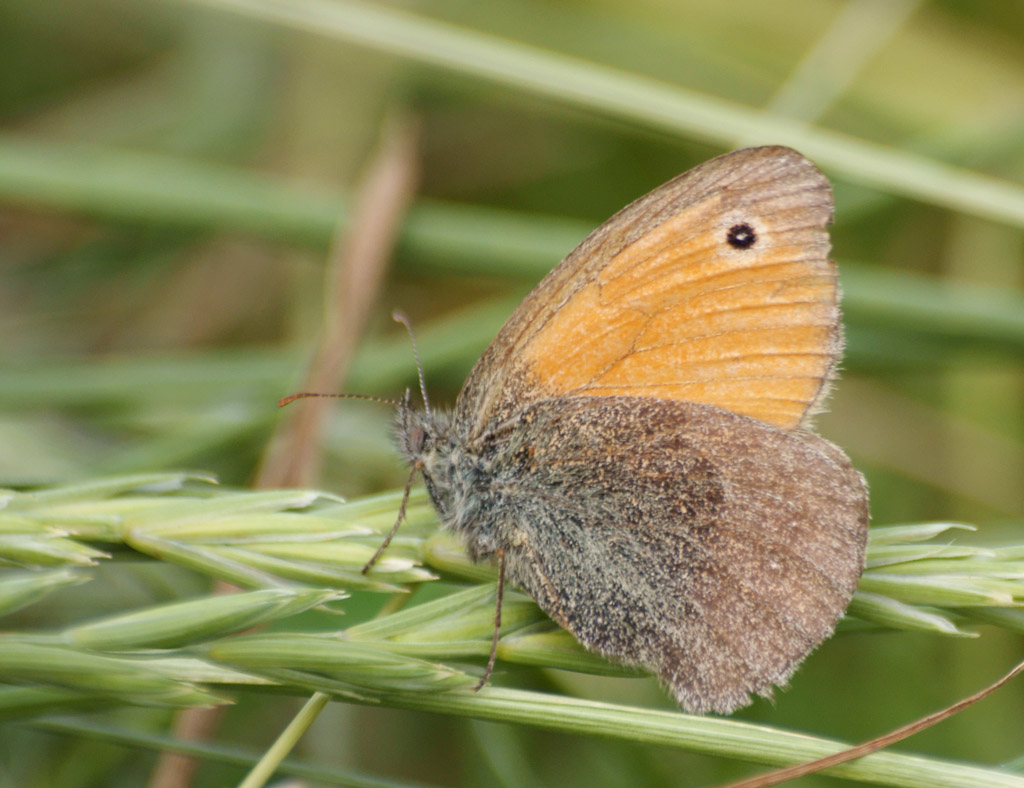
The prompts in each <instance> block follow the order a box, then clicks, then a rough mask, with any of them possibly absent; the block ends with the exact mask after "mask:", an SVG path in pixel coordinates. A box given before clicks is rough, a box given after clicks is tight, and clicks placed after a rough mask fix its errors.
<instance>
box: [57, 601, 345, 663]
mask: <svg viewBox="0 0 1024 788" xmlns="http://www.w3.org/2000/svg"><path fill="white" fill-rule="evenodd" d="M345 596H346V595H345V594H342V593H339V592H337V591H333V590H320V589H306V590H303V589H295V590H293V589H280V588H279V589H265V590H261V591H251V592H248V593H239V594H220V595H216V596H206V597H202V598H200V599H194V600H189V601H187V602H174V603H171V604H167V605H158V606H155V607H151V608H147V609H145V610H138V611H134V612H132V613H126V614H123V615H118V616H112V617H110V618H106V619H102V620H100V621H93V622H90V623H86V624H80V625H78V626H75V627H71V628H70V629H67V630H65V632H64V633H63V635H62V637H61V639H62V640H63V641H65V642H66V643H67V644H68V645H73V646H78V647H80V648H87V649H92V650H121V649H138V648H172V647H176V646H183V645H187V644H189V643H194V642H196V641H198V640H204V639H207V638H209V637H212V636H216V637H223V636H224V635H228V634H231V633H233V632H241V631H242V630H245V629H248V628H250V627H255V626H259V625H260V624H265V623H268V622H270V621H275V620H278V619H282V618H285V617H287V616H292V615H295V614H297V613H300V612H302V611H304V610H309V609H310V608H312V607H315V606H317V605H322V604H325V603H327V602H330V601H334V600H338V599H344V598H345Z"/></svg>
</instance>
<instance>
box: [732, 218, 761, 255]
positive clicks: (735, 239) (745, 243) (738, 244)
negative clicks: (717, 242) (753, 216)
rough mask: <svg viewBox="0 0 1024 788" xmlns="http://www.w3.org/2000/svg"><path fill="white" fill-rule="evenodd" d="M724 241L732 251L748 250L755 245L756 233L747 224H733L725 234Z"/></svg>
mask: <svg viewBox="0 0 1024 788" xmlns="http://www.w3.org/2000/svg"><path fill="white" fill-rule="evenodd" d="M725 240H726V241H728V242H729V246H731V247H732V248H733V249H749V248H750V247H751V246H753V245H754V244H756V243H757V233H755V232H754V228H753V227H751V226H750V225H749V224H747V223H745V222H744V223H743V224H734V225H733V226H732V227H730V228H729V232H728V233H726V236H725Z"/></svg>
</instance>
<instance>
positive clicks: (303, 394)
mask: <svg viewBox="0 0 1024 788" xmlns="http://www.w3.org/2000/svg"><path fill="white" fill-rule="evenodd" d="M311 397H329V398H331V399H361V400H366V401H367V402H381V403H383V404H384V405H394V406H395V407H396V408H398V407H401V405H402V401H401V400H397V399H388V398H387V397H373V396H370V395H369V394H324V393H322V392H319V391H299V392H296V393H295V394H289V395H288V396H287V397H281V399H279V400H278V401H277V407H279V408H283V407H284V406H285V405H287V404H289V403H291V402H295V400H297V399H309V398H311Z"/></svg>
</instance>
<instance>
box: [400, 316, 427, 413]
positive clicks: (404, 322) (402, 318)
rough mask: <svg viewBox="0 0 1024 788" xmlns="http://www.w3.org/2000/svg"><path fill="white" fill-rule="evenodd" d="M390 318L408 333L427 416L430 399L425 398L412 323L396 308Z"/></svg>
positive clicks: (421, 369) (425, 391)
mask: <svg viewBox="0 0 1024 788" xmlns="http://www.w3.org/2000/svg"><path fill="white" fill-rule="evenodd" d="M391 318H392V319H393V320H394V321H395V322H396V323H401V324H402V325H403V326H405V330H406V331H407V332H408V333H409V342H410V344H412V357H413V359H415V361H416V375H417V376H418V377H419V379H420V395H421V396H422V397H423V410H425V411H426V412H427V416H428V417H429V416H430V415H431V414H430V400H428V399H427V384H426V381H424V380H423V364H421V363H420V351H419V348H417V347H416V335H415V334H413V332H412V324H411V323H410V322H409V318H407V317H406V316H405V313H403V312H399V311H398V310H397V309H396V310H395V311H394V312H392V313H391Z"/></svg>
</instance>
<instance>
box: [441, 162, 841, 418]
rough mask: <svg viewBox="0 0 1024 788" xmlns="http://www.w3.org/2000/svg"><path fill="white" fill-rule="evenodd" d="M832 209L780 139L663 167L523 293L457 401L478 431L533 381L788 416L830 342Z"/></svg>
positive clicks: (821, 371)
mask: <svg viewBox="0 0 1024 788" xmlns="http://www.w3.org/2000/svg"><path fill="white" fill-rule="evenodd" d="M831 217H832V196H831V190H830V188H829V185H828V181H827V180H826V179H825V177H824V176H823V175H822V174H821V173H820V172H819V171H818V170H817V169H816V168H815V167H814V166H813V165H812V164H811V163H810V162H808V161H807V160H806V159H805V158H803V157H802V156H800V155H799V154H798V153H796V152H795V151H792V150H789V149H787V148H778V147H774V148H754V149H748V150H743V151H737V152H735V153H732V154H729V155H727V156H722V157H719V158H717V159H713V160H712V161H710V162H707V163H706V164H703V165H701V166H699V167H697V168H695V169H693V170H691V171H690V172H688V173H686V174H684V175H682V176H680V177H679V178H676V179H675V180H673V181H670V182H669V183H667V184H665V185H664V186H662V187H660V188H659V189H656V190H655V191H653V192H651V193H650V194H648V195H647V196H646V197H643V198H641V199H640V200H637V201H636V202H635V203H633V204H632V205H630V206H628V207H626V208H625V209H623V210H622V211H620V212H619V213H618V214H616V215H615V216H614V217H612V218H611V219H610V220H609V221H608V222H606V223H605V224H603V225H602V226H601V227H599V228H598V229H597V230H595V231H594V232H593V233H591V235H590V236H588V238H587V239H586V240H584V241H583V243H582V244H580V246H579V247H577V249H576V250H574V251H573V252H572V253H571V254H570V255H569V256H568V257H566V259H565V260H563V261H562V263H561V264H560V265H559V266H557V267H556V268H555V269H554V270H553V271H552V272H551V273H550V274H549V275H548V276H547V277H546V278H545V279H544V280H543V281H542V282H541V283H540V284H539V285H538V286H537V287H536V288H535V289H534V291H533V292H532V293H531V294H530V295H529V296H528V297H527V298H526V299H525V300H524V301H523V303H522V304H521V305H520V307H519V308H518V309H517V310H516V312H515V313H514V314H513V315H512V317H511V318H510V319H509V321H508V323H507V324H506V325H505V327H504V328H503V329H502V331H501V332H500V333H499V334H498V337H497V338H496V339H495V341H494V343H492V345H491V347H490V348H489V349H488V350H487V351H486V352H485V353H484V355H483V356H482V357H481V359H480V361H479V362H478V363H477V365H476V367H475V368H474V370H473V372H472V374H471V375H470V378H469V379H468V380H467V382H466V386H465V387H464V389H463V392H462V395H461V397H460V402H459V410H460V412H462V413H464V414H466V415H467V416H468V415H471V417H472V418H473V419H474V422H475V424H476V425H478V428H479V429H478V431H480V430H483V429H485V428H486V425H487V424H488V423H490V422H495V421H501V420H503V419H505V418H507V417H508V416H509V415H511V414H512V413H513V412H514V411H515V410H516V409H518V408H521V407H522V406H523V404H524V403H527V402H530V401H533V400H537V399H541V398H544V397H551V396H561V397H566V396H607V395H620V396H640V397H653V398H658V399H673V400H680V401H685V402H703V403H706V404H713V405H718V406H721V407H724V408H726V409H729V410H732V411H735V412H737V413H743V414H745V415H749V416H752V417H754V418H757V419H760V420H761V421H765V422H768V423H771V424H776V425H778V426H782V427H787V428H789V427H794V426H797V425H798V424H800V423H801V422H802V421H803V420H804V419H805V417H806V416H807V414H808V413H809V412H810V411H811V410H812V409H813V407H814V405H815V404H816V403H817V402H818V400H819V398H820V397H821V396H822V393H823V391H824V388H825V386H826V384H827V381H828V379H829V377H830V375H831V374H832V371H833V369H834V366H835V362H836V359H837V357H838V355H839V353H840V351H841V345H842V341H841V332H840V328H839V311H838V307H837V294H836V276H835V268H834V266H833V264H832V263H831V262H830V261H829V260H828V251H829V241H828V234H827V232H826V230H825V228H826V225H827V224H828V223H829V222H830V221H831ZM730 233H732V235H730Z"/></svg>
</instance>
